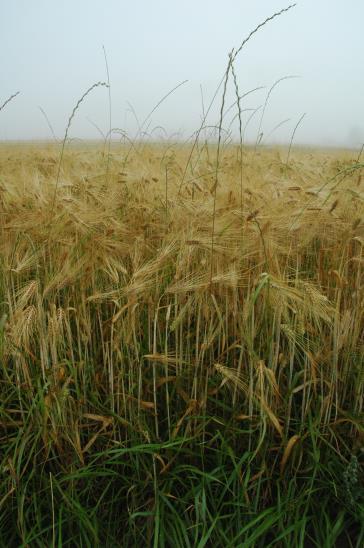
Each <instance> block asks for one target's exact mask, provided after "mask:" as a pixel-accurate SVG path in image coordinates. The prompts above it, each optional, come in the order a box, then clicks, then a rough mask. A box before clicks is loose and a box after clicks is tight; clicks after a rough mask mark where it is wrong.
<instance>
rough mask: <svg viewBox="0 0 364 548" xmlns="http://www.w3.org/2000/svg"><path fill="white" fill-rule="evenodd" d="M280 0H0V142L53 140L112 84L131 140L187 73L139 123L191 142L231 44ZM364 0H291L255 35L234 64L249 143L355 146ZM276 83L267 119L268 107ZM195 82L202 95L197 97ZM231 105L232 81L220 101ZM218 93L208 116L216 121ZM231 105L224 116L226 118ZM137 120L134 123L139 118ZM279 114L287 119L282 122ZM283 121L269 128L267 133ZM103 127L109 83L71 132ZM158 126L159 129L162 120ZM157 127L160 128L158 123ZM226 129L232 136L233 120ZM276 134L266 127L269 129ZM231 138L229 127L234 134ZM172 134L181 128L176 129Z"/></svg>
mask: <svg viewBox="0 0 364 548" xmlns="http://www.w3.org/2000/svg"><path fill="white" fill-rule="evenodd" d="M288 4H289V1H288V2H287V3H285V2H284V0H280V1H275V0H265V1H260V2H258V1H254V0H248V1H245V0H224V2H222V1H221V0H184V1H183V2H182V1H176V0H154V1H150V0H128V1H123V0H119V1H117V0H104V1H101V0H98V1H97V0H72V1H71V0H57V1H56V0H0V8H1V10H0V13H1V19H0V46H1V47H0V74H1V77H0V84H1V85H0V105H1V104H2V103H3V102H4V101H5V100H6V99H7V98H8V97H9V96H10V95H11V94H13V93H14V92H17V91H20V92H21V93H20V95H19V96H18V97H16V98H15V99H14V100H13V101H12V102H11V103H9V104H8V105H7V106H6V107H5V108H4V110H2V111H1V112H0V139H52V134H51V131H50V129H49V127H48V125H47V122H46V120H45V118H44V116H43V114H42V113H41V111H40V109H39V107H42V109H43V110H44V111H45V112H46V114H47V116H48V118H49V120H50V122H51V124H52V126H53V128H54V131H55V133H56V135H57V137H60V138H62V137H63V135H64V131H65V128H66V126H67V121H68V118H69V116H70V113H71V112H72V109H73V107H74V106H75V104H76V102H77V100H78V99H79V98H80V96H81V95H82V94H83V93H84V92H85V91H86V90H87V89H88V88H89V87H90V86H91V85H92V84H93V83H95V82H97V81H100V80H101V81H104V80H106V79H107V75H106V67H105V59H104V53H103V47H102V46H103V45H104V46H105V49H106V52H107V59H108V65H109V70H110V81H111V100H112V126H113V127H118V128H121V129H123V130H126V131H127V132H128V134H129V135H130V136H131V137H132V136H134V135H135V133H136V131H137V128H138V123H139V124H140V123H142V122H143V120H144V118H145V117H146V116H148V114H149V112H150V111H151V110H152V109H153V108H154V106H155V105H156V104H157V103H158V101H159V100H160V99H161V98H162V97H163V96H164V95H165V94H166V93H168V91H169V90H171V89H172V88H173V87H174V86H176V85H178V84H179V83H180V82H182V81H184V80H188V82H187V83H185V84H184V85H183V86H181V87H180V88H179V89H177V90H176V91H175V92H174V93H173V94H172V95H171V96H170V97H168V98H167V99H166V101H164V102H163V103H162V105H161V106H160V107H159V108H158V109H157V110H156V111H155V112H154V113H153V115H152V117H151V119H150V120H149V121H148V123H147V124H146V125H145V127H144V129H145V130H146V131H147V132H148V133H149V134H152V136H154V137H155V138H156V139H161V138H166V137H167V136H173V134H178V136H179V137H180V138H183V139H184V138H187V137H188V136H189V135H190V134H191V133H192V132H193V131H194V130H196V129H197V128H198V127H199V125H200V123H201V116H202V96H203V102H204V105H205V108H207V107H208V105H209V103H210V100H211V98H212V96H213V94H214V92H215V90H216V87H217V85H218V83H219V81H220V80H221V77H222V75H223V74H224V71H225V68H226V65H227V61H228V53H229V51H230V50H231V49H232V48H233V47H235V48H237V47H238V46H239V45H240V43H241V42H242V40H243V39H244V38H245V37H246V36H247V35H248V34H249V32H250V31H251V30H253V29H254V27H256V26H257V25H258V24H259V23H260V22H261V21H263V20H264V19H265V18H266V17H268V16H269V15H271V14H272V13H274V12H275V11H279V10H280V9H282V8H283V7H286V6H287V5H288ZM363 24H364V1H363V0H347V1H346V2H343V1H341V0H298V3H297V6H296V7H295V8H294V9H292V10H291V11H289V12H288V13H286V14H284V15H282V16H281V17H279V18H278V19H276V20H274V21H272V22H271V23H269V24H268V25H267V26H265V27H264V28H262V29H261V30H260V31H259V33H258V34H256V35H255V36H254V37H253V38H252V40H251V41H249V43H248V44H247V45H246V47H245V48H244V49H243V50H242V51H241V53H240V54H239V57H238V58H237V60H236V66H235V69H236V75H237V78H238V84H239V90H240V94H243V93H245V92H247V91H249V90H251V89H253V88H256V87H260V86H263V87H264V89H260V90H257V91H256V92H254V93H251V94H250V95H248V96H247V97H246V98H245V99H243V100H242V109H244V110H245V109H251V110H246V111H245V112H243V122H244V125H245V123H246V122H247V120H248V118H249V116H250V115H251V114H252V113H253V111H254V110H253V109H257V108H259V107H261V108H260V110H258V111H257V112H256V113H255V115H254V116H253V118H251V120H250V122H249V124H248V126H247V128H246V138H247V140H250V141H254V140H255V139H256V138H257V133H258V130H259V125H260V123H261V124H262V126H261V132H262V133H263V136H262V142H263V143H264V142H277V143H278V142H287V141H289V139H290V137H291V135H292V131H293V129H294V127H295V125H296V124H297V121H298V120H299V118H300V117H301V116H302V114H303V113H306V116H305V117H304V119H303V120H302V123H301V124H300V125H299V127H298V128H297V132H296V135H295V142H296V143H302V144H320V145H333V146H360V145H361V143H362V142H363V141H364V32H363ZM289 75H296V76H298V78H289V79H285V80H282V81H281V82H280V83H279V84H278V85H277V86H276V87H275V88H274V89H273V91H272V93H271V95H270V99H269V102H268V104H267V107H266V110H265V113H264V118H263V120H262V121H261V113H262V111H263V105H264V103H265V101H266V97H267V93H268V92H269V89H270V87H271V86H272V85H273V84H274V82H276V81H277V80H279V79H280V78H283V77H285V76H289ZM201 89H202V94H201ZM233 102H234V87H233V84H232V81H231V82H230V83H229V88H228V93H227V101H226V104H227V107H229V106H230V105H231V104H232V103H233ZM220 104H221V92H220V94H219V95H218V98H217V101H216V103H215V107H214V108H212V109H211V113H210V116H209V118H208V123H209V124H211V125H214V124H216V123H217V121H218V112H219V107H220ZM235 114H236V109H234V108H233V109H231V110H230V112H229V113H228V114H227V115H226V118H225V127H226V129H227V127H228V126H229V124H230V123H231V122H232V121H233V118H234V116H235ZM136 118H137V119H138V122H137V120H136ZM287 119H288V121H286V122H285V120H287ZM281 122H282V125H281V126H280V127H278V129H276V130H275V131H273V133H271V132H272V130H273V129H274V128H275V127H276V126H277V125H279V124H280V123H281ZM95 126H98V127H99V129H100V130H101V132H103V133H106V132H107V131H108V127H109V103H108V91H107V89H106V88H102V87H100V88H97V89H95V90H94V91H93V92H92V93H91V94H90V95H89V96H88V97H87V98H86V100H85V101H84V103H83V104H82V105H81V107H80V109H79V111H78V112H77V114H76V116H75V119H74V121H73V123H72V127H71V131H70V136H72V137H79V138H91V139H98V138H100V132H99V130H98V129H96V127H95ZM158 126H159V127H158ZM161 128H163V130H162V129H161ZM231 128H232V130H233V131H235V132H236V129H237V119H235V121H233V123H232V126H231ZM270 133H271V135H270ZM235 134H236V133H235ZM174 137H176V135H174Z"/></svg>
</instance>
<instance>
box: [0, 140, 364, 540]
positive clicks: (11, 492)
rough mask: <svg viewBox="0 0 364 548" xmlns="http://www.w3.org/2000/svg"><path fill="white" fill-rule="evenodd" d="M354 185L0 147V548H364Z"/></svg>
mask: <svg viewBox="0 0 364 548" xmlns="http://www.w3.org/2000/svg"><path fill="white" fill-rule="evenodd" d="M362 169H363V163H362V158H361V157H360V154H358V151H356V152H355V151H349V150H348V151H345V150H314V149H304V148H301V149H300V148H294V147H293V148H292V150H291V151H289V152H288V151H287V149H286V148H264V147H245V148H244V149H242V148H241V147H239V146H234V145H229V146H224V147H221V148H220V149H219V150H217V147H216V145H213V144H211V143H210V144H207V143H196V144H195V146H192V145H191V144H185V145H182V144H178V143H172V142H164V143H163V142H159V143H149V142H132V143H131V142H129V143H128V142H120V143H117V142H112V143H111V144H110V145H109V147H107V146H106V145H105V144H103V143H91V142H76V141H74V142H73V143H68V144H67V146H66V147H64V150H63V151H62V156H61V158H60V144H51V143H27V144H24V143H18V144H2V145H1V146H0V174H1V175H0V224H1V240H0V383H1V390H0V539H1V541H0V542H1V546H6V547H8V546H9V547H10V546H24V547H25V546H42V547H43V546H90V547H94V546H98V545H104V546H155V547H157V546H161V547H169V546H170V547H172V546H173V547H196V546H197V547H199V548H202V547H204V546H231V547H238V546H241V547H255V546H262V547H263V546H264V547H267V546H282V547H287V548H288V547H292V546H297V547H299V546H302V547H305V546H316V547H320V548H321V547H329V546H350V547H351V546H352V547H356V548H360V546H363V543H364V526H363V523H364V520H363V518H364V489H363V481H362V478H363V475H362V472H363V447H364V445H363V444H364V428H363V392H364V374H363V371H364V369H363V362H364V277H363V271H364V264H363V263H364V253H363V247H364V179H363V171H362Z"/></svg>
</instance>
